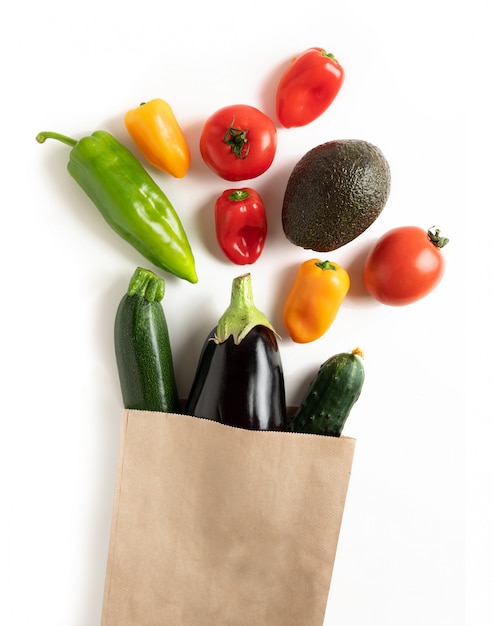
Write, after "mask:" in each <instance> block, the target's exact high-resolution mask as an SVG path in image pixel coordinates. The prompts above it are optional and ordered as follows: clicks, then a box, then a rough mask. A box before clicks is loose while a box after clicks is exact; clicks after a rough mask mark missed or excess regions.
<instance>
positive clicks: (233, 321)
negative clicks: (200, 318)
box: [214, 273, 277, 345]
mask: <svg viewBox="0 0 493 626" xmlns="http://www.w3.org/2000/svg"><path fill="white" fill-rule="evenodd" d="M255 326H266V327H267V328H269V329H270V330H271V331H272V332H274V333H275V330H274V328H273V326H272V324H271V323H270V322H269V320H268V319H267V317H266V316H265V315H264V314H263V313H262V312H261V311H259V310H258V309H257V307H256V306H255V304H254V301H253V289H252V277H251V275H250V274H249V273H248V274H243V275H242V276H238V277H236V278H235V279H234V280H233V284H232V287H231V301H230V304H229V306H228V308H227V309H226V311H225V312H224V313H223V314H222V316H221V317H220V318H219V321H218V323H217V330H216V335H215V337H214V341H215V342H216V343H223V342H224V341H226V339H228V337H231V336H232V337H233V341H234V343H235V344H236V345H238V344H239V343H241V341H242V340H243V339H244V338H245V337H246V336H247V335H248V333H249V332H250V331H251V330H252V328H254V327H255ZM276 334H277V333H276Z"/></svg>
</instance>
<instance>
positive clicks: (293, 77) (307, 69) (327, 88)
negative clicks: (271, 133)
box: [276, 48, 344, 128]
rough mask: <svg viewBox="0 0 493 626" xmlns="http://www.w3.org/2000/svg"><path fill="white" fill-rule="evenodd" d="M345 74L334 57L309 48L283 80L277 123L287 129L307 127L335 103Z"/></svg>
mask: <svg viewBox="0 0 493 626" xmlns="http://www.w3.org/2000/svg"><path fill="white" fill-rule="evenodd" d="M343 81H344V70H343V68H342V66H341V65H340V64H339V63H338V61H337V60H336V58H335V57H334V55H333V54H328V53H327V52H325V50H323V49H322V48H309V49H308V50H305V52H303V53H302V54H300V56H299V57H297V58H295V59H294V60H293V62H292V63H291V65H290V66H289V67H288V69H287V70H286V71H285V72H284V74H283V75H282V76H281V80H280V81H279V85H278V87H277V93H276V114H277V119H278V120H279V122H280V123H281V124H282V126H284V127H285V128H291V127H293V126H306V124H309V123H310V122H313V120H315V119H317V117H320V115H322V113H324V112H325V111H326V110H327V109H328V108H329V106H330V105H331V104H332V102H333V101H334V98H335V97H336V96H337V94H338V93H339V90H340V88H341V86H342V83H343Z"/></svg>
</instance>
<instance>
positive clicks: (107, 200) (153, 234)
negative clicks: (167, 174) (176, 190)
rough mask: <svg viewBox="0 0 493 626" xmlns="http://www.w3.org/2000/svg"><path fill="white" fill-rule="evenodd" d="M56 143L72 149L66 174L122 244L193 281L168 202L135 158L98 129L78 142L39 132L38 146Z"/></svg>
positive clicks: (177, 222)
mask: <svg viewBox="0 0 493 626" xmlns="http://www.w3.org/2000/svg"><path fill="white" fill-rule="evenodd" d="M46 139H56V140H58V141H61V142H63V143H65V144H67V145H69V146H71V147H72V150H71V151H70V159H69V162H68V164H67V169H68V172H69V174H70V175H71V176H72V177H73V178H74V179H75V181H76V182H77V183H78V184H79V185H80V187H81V188H82V189H83V190H84V191H85V193H86V194H87V195H88V196H89V198H90V199H91V200H92V201H93V203H94V204H95V205H96V207H97V208H98V209H99V211H100V213H101V214H102V216H103V217H104V219H105V220H106V222H107V223H108V224H109V225H110V226H111V228H112V229H113V230H114V231H115V232H116V233H118V235H120V237H122V238H123V239H124V240H125V241H127V242H128V243H129V244H130V245H132V246H133V247H134V248H135V249H136V250H138V252H140V254H142V256H144V257H145V258H146V259H148V260H149V261H151V263H153V264H154V265H155V266H156V267H159V268H161V269H163V270H165V271H167V272H170V273H171V274H174V275H175V276H178V277H179V278H183V279H185V280H188V281H189V282H191V283H196V282H197V281H198V278H197V272H196V269H195V260H194V257H193V253H192V249H191V247H190V243H189V241H188V238H187V235H186V233H185V230H184V228H183V225H182V223H181V221H180V218H179V217H178V215H177V213H176V211H175V209H174V208H173V206H172V204H171V202H170V201H169V200H168V198H167V197H166V195H165V194H164V193H163V191H162V190H161V189H160V188H159V186H158V185H157V184H156V183H155V181H154V180H153V179H152V178H151V176H150V175H149V174H148V173H147V171H146V170H145V169H144V167H143V165H142V164H141V163H140V162H139V161H138V160H137V159H136V158H135V157H134V155H133V154H132V153H131V152H130V151H129V150H128V149H127V148H126V147H125V146H123V145H122V144H121V143H120V142H119V141H118V140H117V139H115V137H113V136H112V135H111V134H110V133H107V132H106V131H102V130H98V131H95V132H94V133H93V134H92V135H89V136H87V137H83V138H82V139H80V140H79V141H76V140H75V139H72V138H70V137H66V136H65V135H60V134H59V133H53V132H42V133H39V134H38V135H37V137H36V140H37V141H38V142H39V143H43V142H44V141H45V140H46Z"/></svg>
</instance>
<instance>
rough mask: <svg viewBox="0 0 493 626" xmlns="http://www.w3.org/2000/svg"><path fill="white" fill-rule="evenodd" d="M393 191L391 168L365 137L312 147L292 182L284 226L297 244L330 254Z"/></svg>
mask: <svg viewBox="0 0 493 626" xmlns="http://www.w3.org/2000/svg"><path fill="white" fill-rule="evenodd" d="M389 193H390V168H389V164H388V162H387V160H386V158H385V157H384V155H383V154H382V152H381V151H380V149H379V148H377V147H376V146H374V145H373V144H371V143H368V142H367V141H362V140H359V139H341V140H336V141H329V142H326V143H323V144H320V145H319V146H316V147H315V148H312V149H311V150H309V151H308V152H307V153H306V154H305V155H304V156H303V157H302V158H301V159H300V160H299V161H298V163H297V164H296V165H295V167H294V169H293V171H292V172H291V175H290V177H289V179H288V182H287V185H286V191H285V193H284V200H283V206H282V226H283V230H284V234H285V235H286V237H287V239H288V240H289V241H291V243H293V244H295V245H297V246H300V247H302V248H306V249H309V250H314V251H317V252H329V251H331V250H336V249H337V248H340V247H341V246H343V245H345V244H346V243H349V242H350V241H352V240H353V239H355V238H356V237H358V236H359V235H361V233H362V232H364V231H365V230H366V229H367V228H368V227H369V226H371V224H373V222H374V221H375V220H376V219H377V217H378V216H379V215H380V213H381V212H382V210H383V208H384V207H385V204H386V203H387V199H388V197H389Z"/></svg>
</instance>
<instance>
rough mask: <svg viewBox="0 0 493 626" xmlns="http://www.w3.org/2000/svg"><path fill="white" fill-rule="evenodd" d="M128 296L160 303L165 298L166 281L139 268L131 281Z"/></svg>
mask: <svg viewBox="0 0 493 626" xmlns="http://www.w3.org/2000/svg"><path fill="white" fill-rule="evenodd" d="M127 294H128V295H129V296H139V297H140V298H145V299H146V300H148V301H149V302H160V301H161V300H162V299H163V297H164V280H163V279H162V278H160V277H159V276H157V275H156V274H154V272H151V270H146V269H144V268H142V267H138V268H137V269H136V270H135V272H134V274H133V276H132V278H131V279H130V283H129V285H128V290H127Z"/></svg>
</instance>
